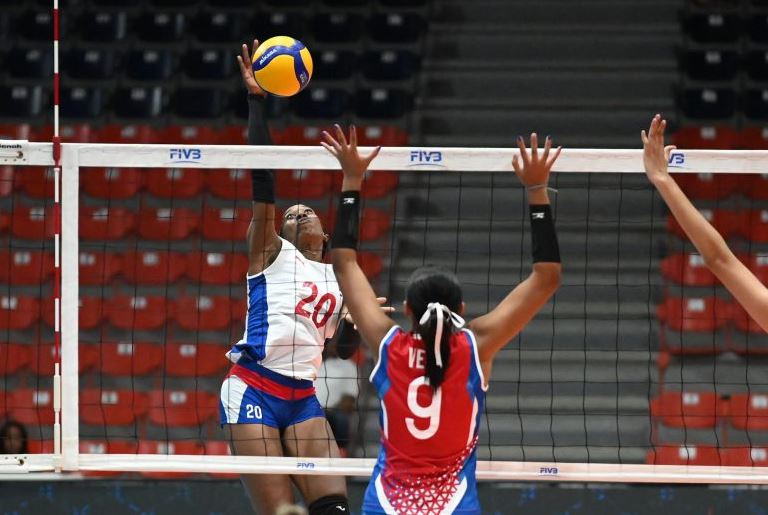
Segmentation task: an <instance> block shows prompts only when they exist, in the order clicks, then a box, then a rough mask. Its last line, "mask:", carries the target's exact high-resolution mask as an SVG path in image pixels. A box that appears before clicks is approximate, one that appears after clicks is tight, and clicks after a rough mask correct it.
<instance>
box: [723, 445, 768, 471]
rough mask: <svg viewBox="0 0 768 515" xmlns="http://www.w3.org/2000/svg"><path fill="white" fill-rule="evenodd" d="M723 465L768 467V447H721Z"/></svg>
mask: <svg viewBox="0 0 768 515" xmlns="http://www.w3.org/2000/svg"><path fill="white" fill-rule="evenodd" d="M720 453H721V455H722V457H723V465H725V466H729V467H767V466H768V449H766V448H765V447H751V448H750V447H730V448H725V449H721V450H720Z"/></svg>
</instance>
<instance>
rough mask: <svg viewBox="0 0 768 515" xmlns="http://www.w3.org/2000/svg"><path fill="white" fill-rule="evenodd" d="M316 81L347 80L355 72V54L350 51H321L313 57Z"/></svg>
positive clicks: (313, 76)
mask: <svg viewBox="0 0 768 515" xmlns="http://www.w3.org/2000/svg"><path fill="white" fill-rule="evenodd" d="M313 59H315V62H317V63H318V64H317V65H315V69H314V72H313V75H312V78H313V79H316V80H347V79H351V78H352V76H353V75H354V74H355V72H356V71H357V54H355V52H352V51H351V50H335V49H334V50H330V49H329V50H323V51H321V52H319V53H316V54H315V55H314V56H313Z"/></svg>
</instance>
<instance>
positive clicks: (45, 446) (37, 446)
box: [28, 439, 54, 454]
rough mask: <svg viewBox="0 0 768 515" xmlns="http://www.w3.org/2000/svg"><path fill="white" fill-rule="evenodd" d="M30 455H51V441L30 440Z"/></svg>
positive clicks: (52, 445) (52, 446) (52, 443)
mask: <svg viewBox="0 0 768 515" xmlns="http://www.w3.org/2000/svg"><path fill="white" fill-rule="evenodd" d="M28 445H29V453H30V454H53V451H54V442H53V440H36V439H30V440H29V442H28Z"/></svg>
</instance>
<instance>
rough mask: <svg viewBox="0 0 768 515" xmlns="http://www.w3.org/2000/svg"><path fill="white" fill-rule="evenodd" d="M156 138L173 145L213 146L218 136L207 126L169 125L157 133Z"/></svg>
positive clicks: (217, 133)
mask: <svg viewBox="0 0 768 515" xmlns="http://www.w3.org/2000/svg"><path fill="white" fill-rule="evenodd" d="M158 138H159V140H160V141H161V142H162V143H169V144H174V145H175V144H181V145H214V144H216V143H218V142H219V138H220V134H219V131H217V130H216V129H214V128H213V127H211V126H209V125H169V126H167V127H165V128H164V129H162V130H161V131H160V132H159V133H158Z"/></svg>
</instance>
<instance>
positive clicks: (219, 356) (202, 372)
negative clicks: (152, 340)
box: [165, 343, 230, 377]
mask: <svg viewBox="0 0 768 515" xmlns="http://www.w3.org/2000/svg"><path fill="white" fill-rule="evenodd" d="M225 351H226V348H225V347H224V346H222V345H221V344H220V343H169V344H167V345H166V346H165V373H166V374H167V375H168V376H170V377H209V376H210V377H222V376H223V373H224V371H225V370H226V369H227V368H228V366H229V365H230V362H229V360H228V359H227V358H226V357H225V356H224V353H225Z"/></svg>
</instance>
